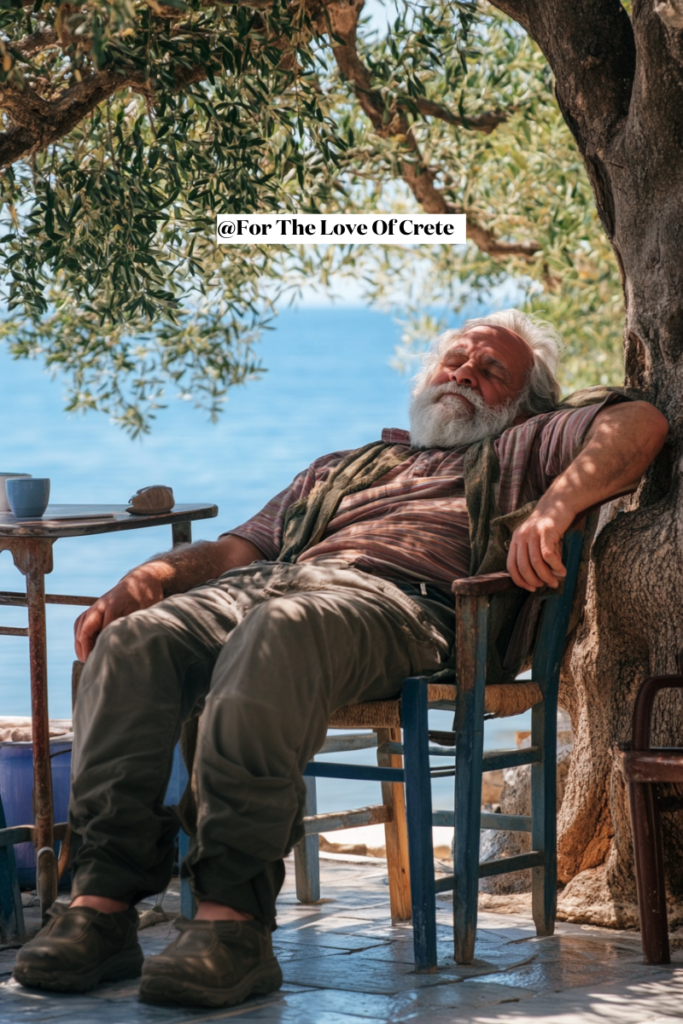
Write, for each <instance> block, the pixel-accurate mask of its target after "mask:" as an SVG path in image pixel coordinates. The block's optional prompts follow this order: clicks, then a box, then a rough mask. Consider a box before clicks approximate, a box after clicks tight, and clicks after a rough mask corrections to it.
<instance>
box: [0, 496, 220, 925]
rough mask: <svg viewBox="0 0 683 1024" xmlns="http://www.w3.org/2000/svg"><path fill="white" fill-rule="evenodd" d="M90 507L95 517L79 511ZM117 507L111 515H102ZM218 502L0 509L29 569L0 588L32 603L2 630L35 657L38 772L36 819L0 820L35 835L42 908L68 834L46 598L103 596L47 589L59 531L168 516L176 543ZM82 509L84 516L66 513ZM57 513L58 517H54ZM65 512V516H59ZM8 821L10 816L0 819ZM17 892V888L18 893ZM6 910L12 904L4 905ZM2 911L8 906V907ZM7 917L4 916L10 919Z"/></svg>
mask: <svg viewBox="0 0 683 1024" xmlns="http://www.w3.org/2000/svg"><path fill="white" fill-rule="evenodd" d="M87 513H92V514H93V516H92V518H81V517H82V516H83V515H84V514H87ZM98 513H100V514H102V513H114V515H113V517H111V518H106V519H105V518H101V519H98V518H97V514H98ZM217 514H218V508H217V507H216V505H175V506H174V508H173V510H172V511H171V512H164V513H162V514H160V515H130V514H129V513H128V512H126V506H125V505H49V506H48V508H47V511H46V512H45V515H44V516H43V517H42V518H40V519H15V517H14V516H13V515H12V514H11V513H7V512H6V513H0V551H10V552H11V554H12V558H13V560H14V564H15V565H16V567H17V569H19V571H20V572H21V573H23V574H24V576H25V577H26V594H22V593H12V592H7V591H0V605H23V606H24V607H28V627H27V628H26V627H22V628H13V627H9V626H2V627H0V636H27V637H28V641H29V652H30V662H31V714H32V716H33V777H34V794H33V804H34V810H35V826H33V827H32V828H28V829H27V828H4V829H3V828H0V847H7V846H8V845H10V844H14V843H17V842H25V841H26V840H27V839H32V840H33V842H34V843H35V846H36V889H37V892H38V896H39V898H40V906H41V910H42V912H43V915H45V914H46V913H47V911H48V910H49V908H50V907H51V906H52V904H53V903H54V901H55V899H56V897H57V882H58V877H57V860H56V857H55V852H54V843H55V839H57V838H64V836H63V832H64V828H65V826H64V825H62V826H60V828H59V829H58V832H59V835H55V824H54V816H53V804H52V774H51V771H50V733H49V715H48V699H47V647H46V639H45V605H46V604H71V605H81V606H88V605H91V604H94V603H95V601H96V600H97V598H94V597H79V596H75V595H74V596H71V595H66V594H46V593H45V575H46V573H49V572H52V565H53V561H52V547H53V545H54V543H55V541H56V540H59V539H60V538H61V537H89V536H92V535H93V534H98V533H119V532H122V531H124V530H139V529H142V528H144V527H148V526H161V525H163V524H165V523H168V524H169V525H170V526H171V529H172V532H173V544H174V545H176V544H183V543H188V542H189V541H191V540H192V525H191V524H192V520H194V519H211V518H213V517H214V516H215V515H217ZM64 516H78V517H79V518H71V519H69V518H66V519H65V518H62V517H64ZM51 517H52V518H51ZM54 517H59V518H54ZM0 824H2V825H4V824H5V823H4V822H2V823H0ZM17 895H18V894H17ZM4 909H5V910H6V911H7V910H8V909H9V908H4ZM3 916H4V914H3ZM7 923H8V922H5V924H7Z"/></svg>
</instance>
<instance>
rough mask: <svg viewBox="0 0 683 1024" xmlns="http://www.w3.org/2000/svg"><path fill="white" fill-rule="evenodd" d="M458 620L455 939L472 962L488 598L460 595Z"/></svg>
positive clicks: (458, 951) (460, 955) (460, 959)
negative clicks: (470, 598) (463, 598)
mask: <svg viewBox="0 0 683 1024" xmlns="http://www.w3.org/2000/svg"><path fill="white" fill-rule="evenodd" d="M456 623H457V626H456V628H457V630H458V633H457V640H456V650H457V651H458V677H457V678H458V693H457V697H456V705H455V746H456V755H455V833H454V838H453V848H454V849H453V874H454V887H453V939H454V947H455V950H454V952H455V960H456V963H459V964H471V963H472V961H473V960H474V943H475V940H476V937H477V909H478V908H477V904H478V900H479V849H480V845H481V780H482V771H483V756H484V688H485V685H486V641H487V625H488V601H487V600H486V599H483V598H478V599H477V600H476V601H468V602H466V601H464V600H460V601H459V602H458V614H457V616H456Z"/></svg>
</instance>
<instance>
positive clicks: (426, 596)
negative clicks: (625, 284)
mask: <svg viewBox="0 0 683 1024" xmlns="http://www.w3.org/2000/svg"><path fill="white" fill-rule="evenodd" d="M556 362H557V344H556V338H555V336H554V332H553V331H552V329H551V328H550V327H549V325H546V324H541V323H539V322H535V321H532V320H531V319H529V318H527V317H525V316H523V315H522V314H520V313H518V312H516V311H514V310H509V311H507V312H505V313H499V314H494V315H492V316H489V317H484V318H483V319H479V320H474V321H470V322H468V323H467V324H465V326H464V328H463V329H461V330H459V331H449V332H448V333H447V334H445V335H444V336H443V337H442V338H441V339H439V341H438V343H437V345H436V346H435V348H434V350H433V351H432V352H431V353H430V355H429V357H428V358H427V361H426V363H425V366H424V368H423V372H422V373H421V375H420V376H419V377H418V380H417V383H416V386H415V391H414V395H413V400H412V404H411V409H410V424H411V430H410V435H408V434H407V433H406V432H405V431H402V430H390V431H385V433H384V435H383V443H376V444H373V445H369V446H366V447H365V448H362V449H360V450H359V451H358V452H351V453H349V452H337V453H335V454H333V455H327V456H324V457H323V458H320V459H318V460H317V461H316V462H314V463H313V464H312V465H311V466H310V467H309V469H308V470H306V471H304V472H303V473H301V474H300V475H299V476H297V477H296V479H295V480H294V482H293V483H292V484H291V486H290V487H288V488H287V489H286V490H285V491H283V492H282V493H281V494H279V495H278V496H277V497H276V498H274V499H273V500H272V501H271V502H269V504H268V505H267V506H266V507H265V508H264V509H263V511H262V512H260V513H259V514H258V515H256V516H254V518H253V519H251V520H249V522H247V523H245V524H244V525H243V526H240V527H237V528H236V529H234V530H232V531H231V532H230V533H229V534H227V535H225V536H223V537H220V538H219V539H218V540H217V541H215V542H213V543H208V542H200V543H197V544H192V545H189V546H186V547H185V548H184V549H182V550H174V551H172V552H169V553H168V554H166V555H163V556H159V557H156V558H154V559H152V560H151V561H150V562H147V563H145V564H144V565H141V566H139V567H138V568H136V569H134V570H133V571H132V572H130V573H128V575H127V576H125V577H124V578H123V579H122V580H121V582H120V583H118V584H117V585H116V586H115V587H114V588H113V589H112V590H110V591H109V592H108V593H107V594H105V595H104V597H102V598H101V599H100V600H99V601H98V602H97V603H96V604H95V605H93V606H92V607H91V608H90V609H88V611H86V612H84V614H83V615H81V617H80V618H79V619H78V621H77V623H76V651H77V654H78V656H79V658H80V659H81V660H83V661H85V660H86V659H87V664H86V667H85V669H84V672H83V677H82V681H81V687H80V692H79V697H78V704H77V709H76V721H75V728H74V732H75V737H76V746H75V749H74V772H73V794H72V802H71V808H70V816H71V822H72V824H73V827H74V829H75V831H76V832H77V833H79V834H80V835H81V836H82V838H83V843H82V846H81V848H80V851H79V853H78V856H77V860H76V864H75V871H74V883H73V899H72V902H71V905H70V906H69V907H68V908H67V907H65V906H64V905H62V904H60V905H57V906H55V907H54V908H53V909H52V911H51V912H50V913H51V918H50V921H49V923H48V924H47V925H46V926H45V927H44V928H43V930H42V931H41V932H40V933H39V934H38V936H37V937H36V938H34V939H33V940H32V941H31V942H29V943H28V944H27V945H25V946H24V947H23V949H22V950H21V952H20V953H19V956H18V958H17V966H16V969H15V978H16V979H17V980H18V981H20V982H21V983H22V984H25V985H33V986H38V987H42V988H52V989H60V990H66V991H84V990H86V989H88V988H92V987H94V986H95V985H97V984H98V983H99V982H101V981H106V980H112V979H117V978H126V977H135V976H137V975H139V974H140V972H141V970H142V983H141V998H143V999H144V1000H147V1001H150V1002H177V1003H181V1004H188V1005H198V1006H202V1005H204V1006H226V1005H231V1004H234V1003H238V1002H240V1001H242V1000H243V999H245V998H246V997H247V996H248V995H250V994H251V993H264V992H269V991H271V990H273V989H275V988H277V987H278V986H279V985H280V983H281V973H280V968H279V966H278V964H277V961H276V960H275V958H274V956H273V952H272V945H271V938H270V936H271V931H272V929H273V928H274V926H275V900H276V897H277V894H278V891H279V889H280V887H281V885H282V881H283V878H284V868H283V863H282V859H283V857H284V856H285V855H286V854H287V852H288V851H289V850H290V849H291V847H292V845H293V843H295V842H296V841H297V840H298V839H300V838H301V836H302V834H303V830H302V815H303V802H304V794H305V787H304V784H303V779H302V772H303V770H304V768H305V766H306V764H307V762H308V761H309V759H310V758H311V757H312V756H313V755H314V754H315V753H316V751H317V750H318V749H319V748H320V747H321V746H322V743H323V741H324V738H325V732H326V727H327V722H328V719H329V715H330V713H331V712H332V711H334V710H335V709H336V708H338V707H341V706H343V705H346V704H350V703H354V702H358V701H363V700H377V699H381V698H389V697H393V696H395V695H396V694H397V693H398V692H399V690H400V687H401V681H402V680H403V678H404V677H406V676H408V675H415V674H419V673H429V672H432V671H435V670H438V669H439V668H440V666H442V665H443V664H444V662H445V661H446V660H447V658H448V657H449V652H450V649H451V647H452V643H453V636H454V622H453V611H452V599H451V597H450V584H451V582H452V580H453V579H454V578H457V577H463V576H467V575H470V573H471V571H472V566H471V564H470V561H471V551H470V534H471V530H472V528H473V527H475V526H476V525H477V524H473V523H472V522H470V516H469V514H468V504H467V500H468V499H467V495H466V492H465V482H466V477H467V471H466V461H467V455H468V452H469V451H470V449H471V448H472V446H474V445H477V444H480V445H481V444H482V443H483V441H482V439H485V438H496V440H495V442H491V441H490V442H487V443H488V444H489V447H490V446H491V445H493V450H494V451H495V456H496V457H497V461H498V464H499V479H498V482H497V487H496V499H497V504H496V507H497V510H498V511H499V513H500V514H502V515H505V514H506V513H510V512H512V511H514V510H516V509H519V508H521V507H522V506H524V505H526V504H527V503H529V502H536V504H535V507H533V510H532V511H531V512H530V514H529V515H528V516H527V518H526V519H525V521H524V522H523V523H522V525H521V526H519V527H518V529H517V530H516V531H515V533H514V534H513V537H512V542H511V544H510V547H509V554H508V560H507V564H508V569H509V571H510V573H511V574H512V577H513V578H514V580H515V582H516V583H517V584H518V585H519V586H521V587H524V588H526V589H527V590H530V591H533V590H535V589H536V588H537V587H539V586H542V585H544V584H547V585H549V586H551V587H556V586H557V584H558V579H559V578H561V577H562V576H563V574H564V571H565V570H564V568H563V566H562V561H561V541H562V536H563V534H564V533H565V531H566V530H567V528H568V527H569V526H570V524H571V523H572V522H573V521H574V519H575V518H576V517H577V516H579V515H580V514H581V513H582V512H584V511H585V510H586V509H588V508H589V507H591V506H594V505H597V504H598V503H600V502H603V501H605V500H607V499H609V498H611V497H614V496H616V495H619V494H624V493H627V492H629V491H632V490H633V489H634V488H635V487H636V486H637V484H638V481H639V480H640V478H641V475H642V474H643V472H644V471H645V470H646V469H647V467H648V466H649V465H650V463H651V461H652V460H653V458H654V457H655V456H656V454H657V453H658V451H659V450H660V448H661V446H662V444H663V443H664V439H665V437H666V434H667V422H666V420H665V419H664V417H663V416H662V415H661V414H660V413H659V412H658V411H657V410H656V409H655V408H654V407H653V406H651V405H650V404H648V403H647V402H644V401H638V400H636V401H627V400H625V396H623V395H618V394H616V393H615V394H611V395H609V396H607V397H606V398H605V396H602V400H600V401H598V402H597V403H596V401H595V398H593V400H592V404H583V403H581V402H579V407H578V408H571V407H569V408H567V407H563V408H560V409H559V410H558V409H557V401H558V398H559V388H558V385H557V382H556V380H555V377H554V370H555V366H556ZM481 514H482V515H484V514H488V513H484V512H482V513H481ZM475 568H476V567H475ZM200 713H201V722H200V728H199V737H198V745H197V754H196V759H195V770H196V780H197V787H198V814H197V831H196V836H195V838H194V841H193V845H192V848H191V851H190V854H189V857H188V858H187V861H186V863H185V865H184V867H183V870H184V872H186V874H187V875H189V877H190V879H191V885H192V888H193V891H194V895H195V897H196V900H197V915H196V917H195V919H194V920H193V921H186V920H184V919H181V920H180V922H179V924H178V928H179V931H180V935H179V937H178V938H177V939H176V940H175V941H174V942H173V943H172V944H171V945H170V946H169V947H168V948H167V949H166V950H165V951H164V952H163V953H161V954H160V955H158V956H154V957H150V958H148V959H147V961H146V962H145V964H144V966H143V958H142V952H141V949H140V946H139V944H138V940H137V933H136V926H137V913H136V911H135V909H134V908H135V904H136V903H137V902H138V901H139V900H140V899H142V898H144V897H146V896H149V895H151V894H153V893H157V892H160V891H162V890H163V889H164V888H165V887H166V885H167V884H168V882H169V879H170V877H171V870H172V866H173V858H174V838H175V835H176V832H177V828H178V822H177V819H176V817H175V815H174V813H173V812H172V811H171V810H170V809H168V808H165V807H164V806H163V804H162V801H163V797H164V793H165V790H166V786H167V783H168V778H169V774H170V769H171V760H172V754H173V749H174V746H175V744H176V743H177V742H178V737H179V735H180V730H181V726H182V724H183V722H185V721H187V720H189V719H190V718H192V717H195V716H197V715H199V714H200Z"/></svg>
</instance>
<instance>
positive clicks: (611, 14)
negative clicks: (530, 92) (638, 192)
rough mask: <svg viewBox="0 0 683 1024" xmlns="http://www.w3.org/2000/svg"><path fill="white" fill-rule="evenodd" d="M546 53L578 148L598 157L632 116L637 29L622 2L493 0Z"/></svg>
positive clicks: (603, 0)
mask: <svg viewBox="0 0 683 1024" xmlns="http://www.w3.org/2000/svg"><path fill="white" fill-rule="evenodd" d="M491 3H492V4H493V6H494V7H497V8H498V10H499V11H502V12H503V13H504V14H507V15H509V17H511V18H513V19H514V20H515V21H516V22H518V23H519V24H520V25H521V26H522V27H523V28H525V29H526V31H527V32H528V33H529V35H530V36H531V37H532V39H534V40H535V41H536V42H537V43H538V45H539V46H540V48H541V50H542V51H543V53H544V54H545V56H546V58H547V60H548V63H549V64H550V66H551V68H552V70H553V73H554V75H555V80H556V83H557V84H556V93H557V101H558V103H559V105H560V109H561V110H562V113H563V115H564V118H565V120H566V122H567V124H568V125H569V128H570V129H571V131H572V132H573V134H574V137H575V139H576V141H577V143H578V146H579V149H580V150H581V152H582V153H583V154H584V156H585V155H591V154H595V153H597V152H598V151H600V150H601V149H604V147H605V146H606V145H607V143H608V142H609V139H610V138H611V137H612V136H613V134H614V132H615V130H616V128H617V127H618V125H619V123H620V122H623V121H624V119H625V118H626V117H627V115H628V111H629V104H630V101H631V90H632V87H633V80H634V76H635V66H636V50H635V41H634V38H633V29H632V26H631V21H630V19H629V16H628V14H627V13H626V11H625V9H624V7H623V6H622V4H621V3H620V0H491Z"/></svg>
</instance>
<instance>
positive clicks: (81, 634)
mask: <svg viewBox="0 0 683 1024" xmlns="http://www.w3.org/2000/svg"><path fill="white" fill-rule="evenodd" d="M259 558H263V553H262V552H261V551H259V549H258V548H257V547H256V546H255V545H254V544H252V543H250V541H248V540H243V539H242V538H241V537H235V536H232V535H229V536H227V537H221V538H220V540H217V541H200V542H199V543H197V544H186V545H184V546H183V547H177V548H174V549H173V550H172V551H169V552H167V554H165V555H156V556H155V557H154V558H152V559H150V561H149V562H145V563H143V565H139V566H138V567H137V568H136V569H132V570H131V571H130V572H129V573H126V575H125V576H124V577H123V579H122V580H120V581H119V582H118V583H117V584H116V586H115V587H112V589H111V590H109V591H108V592H107V593H106V594H103V595H102V597H101V598H100V599H99V601H96V602H95V604H94V605H92V606H91V607H90V608H88V609H87V611H84V612H83V614H82V615H79V617H78V618H77V619H76V623H75V626H74V632H75V641H76V655H77V657H78V658H80V660H81V661H85V660H86V658H87V657H88V655H89V654H90V652H91V650H92V649H93V647H94V645H95V641H96V640H97V637H98V636H99V635H100V633H101V632H102V630H103V629H104V628H105V626H108V625H109V624H110V623H111V622H114V621H115V620H116V619H120V618H123V617H124V616H125V615H130V614H131V613H132V612H136V611H140V610H141V609H143V608H151V607H152V605H154V604H158V602H159V601H162V600H163V599H164V598H165V597H170V595H171V594H181V593H184V592H185V591H186V590H191V589H192V587H198V586H200V584H202V583H206V582H207V581H208V580H213V579H216V577H217V576H220V575H221V574H222V573H224V572H227V571H228V570H229V569H236V568H238V567H240V566H243V565H249V564H250V562H253V561H255V560H256V559H259Z"/></svg>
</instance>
